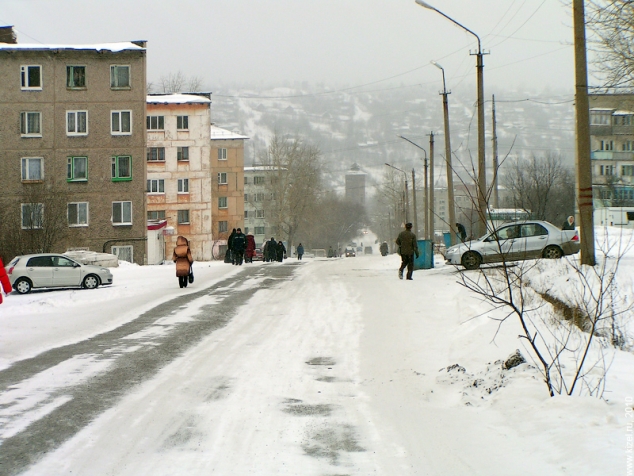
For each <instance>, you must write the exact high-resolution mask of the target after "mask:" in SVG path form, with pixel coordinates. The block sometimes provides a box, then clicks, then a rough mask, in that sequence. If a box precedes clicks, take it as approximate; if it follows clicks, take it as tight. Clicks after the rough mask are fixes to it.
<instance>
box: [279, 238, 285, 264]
mask: <svg viewBox="0 0 634 476" xmlns="http://www.w3.org/2000/svg"><path fill="white" fill-rule="evenodd" d="M284 258H286V246H284V243H282V242H281V241H278V242H277V260H278V261H279V262H280V263H281V262H282V261H284Z"/></svg>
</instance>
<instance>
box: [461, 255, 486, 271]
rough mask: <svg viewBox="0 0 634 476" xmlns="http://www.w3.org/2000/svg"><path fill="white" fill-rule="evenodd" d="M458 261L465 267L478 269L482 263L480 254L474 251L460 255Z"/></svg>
mask: <svg viewBox="0 0 634 476" xmlns="http://www.w3.org/2000/svg"><path fill="white" fill-rule="evenodd" d="M460 262H461V263H462V266H464V267H465V268H466V269H478V268H479V267H480V265H481V264H482V256H480V255H479V254H478V253H476V252H475V251H467V252H466V253H465V254H463V255H462V259H461V260H460Z"/></svg>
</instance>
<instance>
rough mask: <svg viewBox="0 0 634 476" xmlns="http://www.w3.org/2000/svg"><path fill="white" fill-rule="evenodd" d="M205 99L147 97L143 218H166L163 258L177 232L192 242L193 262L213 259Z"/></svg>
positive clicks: (208, 102)
mask: <svg viewBox="0 0 634 476" xmlns="http://www.w3.org/2000/svg"><path fill="white" fill-rule="evenodd" d="M209 97H210V95H209V94H169V95H149V96H148V97H147V122H146V127H147V131H148V132H147V217H148V220H149V221H160V220H167V227H166V228H165V230H166V232H167V233H166V236H165V256H166V258H167V259H169V258H170V257H171V253H172V250H173V249H174V246H175V245H176V238H177V236H178V235H183V236H185V237H186V238H187V239H188V240H189V241H190V248H191V251H192V256H193V258H194V259H195V260H196V261H209V260H211V259H212V258H213V239H212V198H213V195H214V193H212V182H213V181H212V173H211V168H212V166H211V158H210V157H211V155H210V150H211V144H210V140H209V128H210V126H211V120H210V105H211V100H210V99H209Z"/></svg>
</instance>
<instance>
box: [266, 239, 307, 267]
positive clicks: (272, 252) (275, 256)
mask: <svg viewBox="0 0 634 476" xmlns="http://www.w3.org/2000/svg"><path fill="white" fill-rule="evenodd" d="M300 246H301V243H300ZM302 250H303V248H302ZM262 255H263V257H264V261H265V262H266V263H270V262H273V261H279V262H280V263H281V262H282V261H284V259H285V258H286V247H285V246H284V243H282V242H281V241H275V238H273V237H271V239H270V240H269V241H266V242H265V243H264V246H263V247H262ZM300 259H301V258H300Z"/></svg>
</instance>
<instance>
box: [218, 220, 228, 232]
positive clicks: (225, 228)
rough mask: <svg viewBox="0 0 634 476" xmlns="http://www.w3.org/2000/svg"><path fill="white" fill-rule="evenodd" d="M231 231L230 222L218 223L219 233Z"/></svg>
mask: <svg viewBox="0 0 634 476" xmlns="http://www.w3.org/2000/svg"><path fill="white" fill-rule="evenodd" d="M227 231H229V222H227V221H219V222H218V233H226V232H227Z"/></svg>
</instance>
